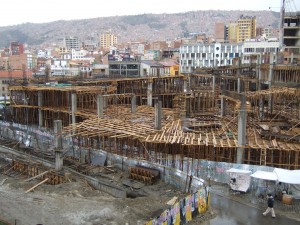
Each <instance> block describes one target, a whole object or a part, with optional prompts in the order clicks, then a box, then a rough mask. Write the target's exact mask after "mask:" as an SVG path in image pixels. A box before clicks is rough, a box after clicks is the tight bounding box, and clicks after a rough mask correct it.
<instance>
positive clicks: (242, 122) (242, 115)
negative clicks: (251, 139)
mask: <svg viewBox="0 0 300 225" xmlns="http://www.w3.org/2000/svg"><path fill="white" fill-rule="evenodd" d="M246 126H247V111H246V97H245V96H242V101H241V109H240V112H239V118H238V146H239V147H238V149H237V155H236V163H238V164H242V163H243V161H244V159H243V158H244V151H245V145H246V143H247V140H246V136H247V129H246Z"/></svg>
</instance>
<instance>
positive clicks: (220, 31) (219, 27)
mask: <svg viewBox="0 0 300 225" xmlns="http://www.w3.org/2000/svg"><path fill="white" fill-rule="evenodd" d="M224 36H225V25H224V23H223V22H217V23H216V25H215V40H216V42H224Z"/></svg>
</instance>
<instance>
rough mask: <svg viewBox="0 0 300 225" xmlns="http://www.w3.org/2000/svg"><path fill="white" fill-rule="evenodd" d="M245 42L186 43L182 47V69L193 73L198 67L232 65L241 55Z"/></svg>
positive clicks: (183, 71)
mask: <svg viewBox="0 0 300 225" xmlns="http://www.w3.org/2000/svg"><path fill="white" fill-rule="evenodd" d="M242 51H243V44H242V43H240V44H229V43H212V44H201V43H195V44H186V45H182V46H181V47H180V71H181V73H191V72H193V71H194V69H196V68H201V67H218V66H227V65H232V63H233V59H234V58H237V57H240V56H241V55H242Z"/></svg>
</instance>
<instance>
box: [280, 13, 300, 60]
mask: <svg viewBox="0 0 300 225" xmlns="http://www.w3.org/2000/svg"><path fill="white" fill-rule="evenodd" d="M282 41H283V50H284V63H285V64H299V63H300V11H298V12H291V13H286V14H285V17H284V25H283V40H282Z"/></svg>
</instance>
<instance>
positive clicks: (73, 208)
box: [0, 160, 214, 225]
mask: <svg viewBox="0 0 300 225" xmlns="http://www.w3.org/2000/svg"><path fill="white" fill-rule="evenodd" d="M5 163H6V162H5V161H4V160H0V168H1V167H2V166H3V165H5ZM123 173H124V172H122V171H121V172H119V173H116V174H114V175H110V176H113V177H116V178H117V179H120V177H126V174H123ZM25 180H26V177H19V176H18V177H9V176H6V175H3V174H0V218H2V219H4V220H6V221H8V222H10V223H12V224H17V225H20V224H22V225H27V224H28V225H32V224H44V225H46V224H47V225H51V224H56V225H58V224H61V225H63V224H68V225H69V224H80V225H81V224H86V225H88V224H94V225H96V224H97V225H101V224H107V225H108V224H118V225H122V224H124V225H126V224H127V225H132V224H134V225H139V224H144V223H145V222H147V221H148V220H149V219H150V218H151V217H154V216H158V215H159V214H160V213H161V212H162V211H163V210H164V209H166V208H167V207H168V206H167V204H166V202H167V201H169V200H170V199H172V198H173V197H174V196H177V197H179V198H181V197H183V196H185V195H186V194H185V193H182V192H181V191H180V190H178V189H176V188H175V187H173V186H171V185H169V184H165V183H163V182H162V181H158V182H156V183H155V184H153V185H145V186H144V187H142V188H141V189H142V190H141V191H142V193H143V194H144V195H145V196H143V197H137V198H114V197H112V196H110V195H108V194H106V193H104V192H101V191H99V190H94V189H92V188H91V187H90V186H88V185H87V184H86V183H84V182H83V181H82V180H78V179H76V178H73V179H72V182H69V183H63V184H59V185H47V184H43V185H41V186H39V187H37V188H36V189H34V191H32V192H29V193H25V191H26V190H28V189H29V188H30V187H32V186H34V185H35V184H37V183H39V182H40V181H38V180H33V181H30V182H26V181H25ZM3 181H4V183H3V184H2V185H1V183H2V182H3ZM212 217H214V213H213V212H212V211H209V212H208V213H206V214H204V215H201V216H199V217H198V218H196V219H195V220H194V221H193V222H191V223H189V224H192V225H193V224H200V223H201V221H203V220H207V219H210V218H212Z"/></svg>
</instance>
